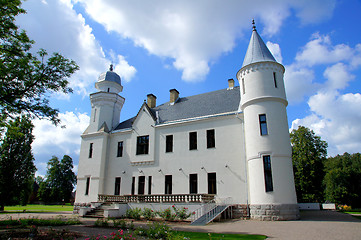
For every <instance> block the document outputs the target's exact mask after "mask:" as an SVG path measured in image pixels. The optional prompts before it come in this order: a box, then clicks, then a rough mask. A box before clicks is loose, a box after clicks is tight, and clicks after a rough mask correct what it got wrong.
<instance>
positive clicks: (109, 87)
mask: <svg viewBox="0 0 361 240" xmlns="http://www.w3.org/2000/svg"><path fill="white" fill-rule="evenodd" d="M95 88H97V89H98V90H99V91H98V92H96V93H92V94H90V102H91V106H92V110H91V116H90V124H89V127H88V129H87V130H88V133H91V132H97V131H99V129H101V128H103V129H107V130H105V131H109V130H112V129H114V128H115V127H116V126H117V125H118V124H119V119H120V111H121V110H122V107H123V104H124V101H125V99H124V98H123V97H121V96H119V95H118V93H119V92H122V90H123V86H122V84H121V80H120V77H119V75H118V74H116V73H115V72H113V65H110V69H109V71H107V72H104V73H102V74H100V76H99V78H98V81H97V82H96V83H95Z"/></svg>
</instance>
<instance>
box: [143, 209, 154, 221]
mask: <svg viewBox="0 0 361 240" xmlns="http://www.w3.org/2000/svg"><path fill="white" fill-rule="evenodd" d="M142 215H143V217H144V218H145V219H147V220H152V219H153V218H154V217H155V213H154V211H153V210H152V209H150V208H144V209H143V214H142Z"/></svg>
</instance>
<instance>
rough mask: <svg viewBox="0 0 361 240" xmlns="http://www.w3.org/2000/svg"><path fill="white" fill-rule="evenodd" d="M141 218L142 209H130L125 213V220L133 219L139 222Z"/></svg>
mask: <svg viewBox="0 0 361 240" xmlns="http://www.w3.org/2000/svg"><path fill="white" fill-rule="evenodd" d="M141 216H142V209H140V208H133V209H132V208H130V209H128V210H127V211H126V212H125V217H126V218H133V219H136V220H139V219H140V217H141Z"/></svg>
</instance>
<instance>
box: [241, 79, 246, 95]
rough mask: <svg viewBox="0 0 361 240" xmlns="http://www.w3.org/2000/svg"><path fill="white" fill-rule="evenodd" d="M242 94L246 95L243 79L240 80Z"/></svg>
mask: <svg viewBox="0 0 361 240" xmlns="http://www.w3.org/2000/svg"><path fill="white" fill-rule="evenodd" d="M242 92H243V94H245V93H246V88H245V86H244V78H242Z"/></svg>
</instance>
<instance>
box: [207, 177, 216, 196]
mask: <svg viewBox="0 0 361 240" xmlns="http://www.w3.org/2000/svg"><path fill="white" fill-rule="evenodd" d="M208 194H217V177H216V173H208Z"/></svg>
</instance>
